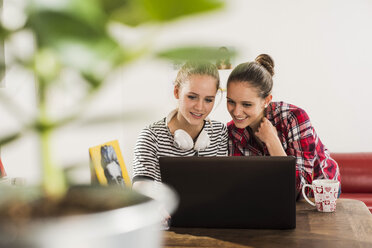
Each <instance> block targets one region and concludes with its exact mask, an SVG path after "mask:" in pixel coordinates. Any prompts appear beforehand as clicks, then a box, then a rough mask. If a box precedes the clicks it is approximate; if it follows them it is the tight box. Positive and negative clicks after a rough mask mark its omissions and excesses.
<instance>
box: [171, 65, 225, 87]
mask: <svg viewBox="0 0 372 248" xmlns="http://www.w3.org/2000/svg"><path fill="white" fill-rule="evenodd" d="M192 75H208V76H211V77H213V78H215V79H216V91H217V90H218V89H219V88H220V76H219V73H218V70H217V67H216V65H214V64H212V63H210V62H207V61H203V62H201V61H188V62H186V63H185V64H184V65H183V66H182V67H181V69H180V70H179V71H178V74H177V77H176V80H175V85H176V86H178V87H182V85H183V84H184V83H185V82H186V81H187V80H188V79H189V77H190V76H192Z"/></svg>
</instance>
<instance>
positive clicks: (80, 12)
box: [0, 0, 231, 248]
mask: <svg viewBox="0 0 372 248" xmlns="http://www.w3.org/2000/svg"><path fill="white" fill-rule="evenodd" d="M222 6H223V3H222V2H221V1H217V0H181V1H173V0H138V1H135V0H125V1H124V0H53V1H52V0H50V1H45V0H32V1H31V0H29V1H26V4H25V5H24V6H23V7H24V9H23V10H22V11H23V12H24V14H25V22H24V24H23V25H22V26H21V27H17V28H16V29H9V28H7V27H6V26H4V25H1V26H0V37H1V40H2V41H4V40H11V38H12V36H14V35H16V34H18V33H20V32H25V31H26V32H29V33H31V34H32V37H33V42H34V44H35V45H34V47H35V48H34V51H33V52H32V55H29V56H18V55H14V56H11V59H10V61H6V66H7V67H12V66H18V67H20V68H22V69H23V70H26V71H29V72H31V73H32V74H33V75H34V77H35V80H36V83H37V88H38V95H37V97H38V113H37V114H36V115H35V116H34V119H33V121H32V122H30V123H27V124H25V125H24V126H23V127H22V128H21V130H19V131H17V132H15V133H7V134H4V133H2V134H0V146H4V145H7V144H8V143H10V142H12V141H14V140H16V139H18V138H19V137H22V135H24V134H25V133H28V132H35V133H37V135H38V137H39V140H40V151H41V152H40V154H41V169H42V172H43V173H42V174H43V176H42V178H43V181H42V182H41V184H40V187H32V188H30V187H23V188H14V187H13V188H0V195H1V197H0V244H1V246H2V247H4V246H5V247H7V246H8V247H13V246H17V247H22V246H23V245H24V246H27V247H28V246H30V245H34V246H37V247H48V248H50V247H83V246H84V247H104V246H110V247H111V246H112V247H117V246H124V247H159V246H160V243H161V236H160V217H159V216H160V215H159V213H158V208H159V202H155V201H154V200H152V199H150V198H148V197H146V196H144V195H141V194H138V193H136V192H133V191H131V190H130V189H126V190H122V189H117V188H115V187H94V186H79V187H77V186H75V187H71V185H68V183H67V180H66V177H65V173H64V171H63V170H62V169H61V168H60V167H58V163H57V162H56V161H55V160H54V159H53V157H52V155H51V153H50V151H49V149H50V139H51V134H53V132H54V131H55V130H57V129H58V128H61V127H63V126H64V125H66V124H68V123H70V122H73V121H75V120H77V119H79V116H80V115H81V113H82V111H84V107H85V106H87V105H89V103H90V102H91V101H93V100H94V96H95V94H96V93H97V92H99V91H100V89H101V88H102V86H103V85H104V84H106V83H107V80H106V78H107V77H108V76H109V75H110V74H112V73H113V72H115V71H117V70H121V69H123V68H124V67H125V66H127V65H128V64H130V63H132V62H133V61H135V60H137V59H139V58H143V57H144V56H149V55H150V56H155V57H158V58H162V59H173V60H177V61H182V60H185V59H211V60H216V59H218V58H219V57H218V56H220V55H219V53H218V50H217V48H216V49H215V48H208V47H182V48H172V49H166V50H163V51H153V50H152V49H151V45H150V44H151V42H148V43H146V45H143V46H142V47H135V48H134V47H128V46H124V45H123V44H122V43H121V42H120V41H119V40H118V39H116V38H115V37H114V35H113V34H112V32H110V25H112V24H116V25H118V24H120V25H127V26H128V25H129V26H131V27H136V26H138V25H142V24H146V25H153V26H162V25H166V24H167V23H169V22H171V21H173V20H175V19H178V18H181V17H184V16H189V15H193V14H197V13H202V12H206V11H211V10H217V9H220V8H221V7H222ZM229 56H231V55H229ZM0 69H1V73H0V75H4V74H3V72H4V70H5V67H4V66H3V65H1V67H0ZM66 70H68V71H73V72H74V73H75V74H77V75H78V76H79V79H80V80H79V81H78V83H83V84H85V89H86V91H85V95H84V97H83V99H82V101H81V106H78V107H77V108H76V109H74V110H72V111H71V112H70V113H66V114H65V115H64V117H63V118H59V119H54V118H52V117H51V115H50V113H49V102H50V90H51V88H52V87H53V86H54V85H55V84H58V82H59V81H60V80H62V76H63V73H64V72H65V71H66ZM8 83H11V82H8ZM0 98H3V99H1V100H2V102H6V103H8V104H11V101H10V102H8V101H7V99H6V98H4V95H0ZM155 193H156V194H157V195H158V196H159V198H160V199H163V203H164V204H166V205H167V206H166V207H167V208H168V211H172V209H173V208H174V207H175V203H174V198H175V196H174V193H173V192H172V191H170V190H169V189H168V188H166V187H163V188H162V187H160V188H158V189H157V191H156V192H155ZM155 197H156V195H155Z"/></svg>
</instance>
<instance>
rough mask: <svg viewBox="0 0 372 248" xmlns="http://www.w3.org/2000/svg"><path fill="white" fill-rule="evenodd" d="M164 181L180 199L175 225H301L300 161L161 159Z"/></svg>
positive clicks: (213, 226)
mask: <svg viewBox="0 0 372 248" xmlns="http://www.w3.org/2000/svg"><path fill="white" fill-rule="evenodd" d="M159 163H160V171H161V177H162V181H163V182H164V183H166V184H168V185H169V186H171V187H173V188H174V189H175V190H176V191H177V192H178V194H179V196H180V203H179V207H178V209H177V210H176V212H175V213H174V214H173V215H172V221H171V226H173V227H209V228H255V229H262V228H265V229H290V228H295V227H296V198H295V194H296V174H295V168H296V159H295V158H294V157H290V156H289V157H271V156H246V157H161V158H160V159H159Z"/></svg>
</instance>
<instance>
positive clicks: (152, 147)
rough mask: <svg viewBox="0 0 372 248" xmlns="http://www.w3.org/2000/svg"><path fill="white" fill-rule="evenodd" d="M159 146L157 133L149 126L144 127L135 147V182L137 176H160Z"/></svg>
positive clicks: (155, 177) (153, 177)
mask: <svg viewBox="0 0 372 248" xmlns="http://www.w3.org/2000/svg"><path fill="white" fill-rule="evenodd" d="M157 146H158V142H157V140H156V135H155V133H153V132H152V131H151V130H150V129H149V128H145V129H143V130H142V132H141V133H140V135H139V137H138V139H137V143H136V146H135V148H134V159H133V182H134V181H135V178H136V177H137V178H139V177H147V178H151V179H153V180H156V179H157V178H160V172H159V160H158V157H157V151H158V147H157Z"/></svg>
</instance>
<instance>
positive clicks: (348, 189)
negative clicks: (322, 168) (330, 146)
mask: <svg viewBox="0 0 372 248" xmlns="http://www.w3.org/2000/svg"><path fill="white" fill-rule="evenodd" d="M331 157H332V158H334V159H335V160H336V161H337V163H338V165H339V167H340V173H341V191H342V193H371V194H372V152H366V153H333V154H331ZM371 197H372V196H371ZM371 205H372V204H371Z"/></svg>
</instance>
